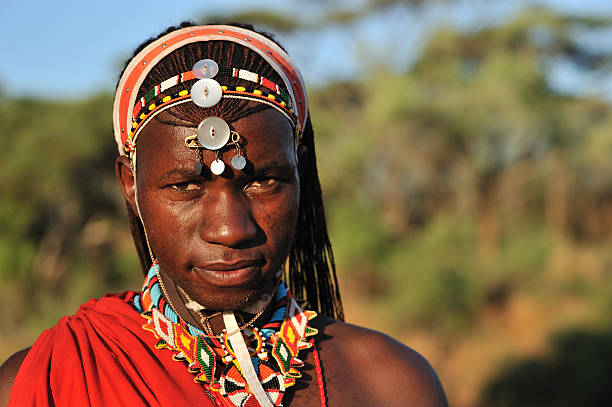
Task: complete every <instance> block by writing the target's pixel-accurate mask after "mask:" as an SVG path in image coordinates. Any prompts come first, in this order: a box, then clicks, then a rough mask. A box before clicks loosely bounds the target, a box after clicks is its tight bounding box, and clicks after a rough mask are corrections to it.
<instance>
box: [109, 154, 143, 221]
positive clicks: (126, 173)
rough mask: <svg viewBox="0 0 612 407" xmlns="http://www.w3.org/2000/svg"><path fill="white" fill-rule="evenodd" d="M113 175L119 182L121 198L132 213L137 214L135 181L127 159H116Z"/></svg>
mask: <svg viewBox="0 0 612 407" xmlns="http://www.w3.org/2000/svg"><path fill="white" fill-rule="evenodd" d="M115 175H116V176H117V181H119V186H120V187H121V193H122V194H123V197H124V198H125V200H126V201H127V202H128V204H129V205H130V207H131V208H132V211H133V212H134V213H136V214H137V213H138V209H137V208H136V180H135V179H134V174H133V172H132V166H131V161H130V159H129V158H128V157H125V156H119V157H117V160H115Z"/></svg>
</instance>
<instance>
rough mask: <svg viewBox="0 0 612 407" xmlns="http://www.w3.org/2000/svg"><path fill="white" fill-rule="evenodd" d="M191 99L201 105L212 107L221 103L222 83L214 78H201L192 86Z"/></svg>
mask: <svg viewBox="0 0 612 407" xmlns="http://www.w3.org/2000/svg"><path fill="white" fill-rule="evenodd" d="M190 93H191V100H192V101H193V103H195V104H196V105H198V106H200V107H212V106H214V105H216V104H217V103H219V101H220V100H221V97H222V96H223V89H221V85H219V82H217V81H216V80H214V79H210V78H204V79H200V80H199V81H197V82H196V83H194V84H193V86H192V87H191V91H190Z"/></svg>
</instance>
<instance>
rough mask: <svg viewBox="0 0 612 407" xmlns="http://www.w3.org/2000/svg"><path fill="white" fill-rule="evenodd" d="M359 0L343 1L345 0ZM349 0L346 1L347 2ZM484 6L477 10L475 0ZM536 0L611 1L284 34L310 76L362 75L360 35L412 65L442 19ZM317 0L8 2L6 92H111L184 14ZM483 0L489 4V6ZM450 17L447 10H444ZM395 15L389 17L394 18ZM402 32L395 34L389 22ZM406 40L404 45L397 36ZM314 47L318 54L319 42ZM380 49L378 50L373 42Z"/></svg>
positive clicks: (509, 1) (397, 62)
mask: <svg viewBox="0 0 612 407" xmlns="http://www.w3.org/2000/svg"><path fill="white" fill-rule="evenodd" d="M359 1H360V0H344V1H343V3H345V4H349V5H350V3H351V2H359ZM341 2H342V1H341ZM476 3H478V4H480V6H478V7H474V4H476ZM529 3H540V4H547V5H550V6H552V7H555V8H558V9H560V10H563V11H565V12H568V13H587V14H601V13H607V14H610V12H611V11H612V5H611V3H610V2H609V0H582V1H581V0H575V1H571V0H533V1H530V0H495V1H491V2H487V1H484V2H483V1H482V0H474V1H468V0H466V1H463V2H462V4H460V5H459V6H457V7H455V8H453V9H452V10H451V11H450V12H449V11H448V9H446V8H444V7H438V8H436V7H432V9H431V12H430V13H428V14H427V15H424V16H421V17H422V18H421V20H420V21H409V19H410V18H412V16H410V15H407V14H406V15H402V14H401V13H400V14H399V15H387V16H379V17H378V18H374V19H372V20H371V21H365V22H362V23H360V24H357V25H355V26H353V27H350V28H349V29H348V30H347V29H344V28H342V29H341V28H339V27H331V28H329V29H328V30H325V31H322V32H316V33H310V34H308V35H309V36H311V37H312V38H305V37H304V35H302V36H300V35H295V36H291V37H283V36H282V35H281V36H279V37H280V40H281V42H283V43H284V44H285V45H286V47H287V48H288V49H289V52H290V53H291V54H292V55H293V56H294V58H295V59H296V60H297V61H298V64H299V65H300V66H301V67H302V70H303V71H304V75H305V77H306V80H307V82H309V83H311V84H313V83H314V84H315V85H316V84H319V83H325V81H327V80H329V79H334V78H343V77H354V76H358V75H359V74H360V72H361V71H362V65H361V64H363V62H364V61H363V55H360V54H359V49H358V47H356V46H355V44H356V43H357V41H356V40H359V41H365V42H370V43H371V45H376V44H377V43H379V44H380V43H381V42H383V43H385V44H386V47H383V48H381V49H380V51H379V52H378V53H375V54H373V55H370V56H368V58H369V59H370V60H368V61H365V62H367V63H371V62H372V60H374V61H376V60H379V59H381V58H386V56H388V55H391V58H394V59H393V60H392V65H394V66H400V67H402V66H405V65H407V64H409V63H410V61H411V60H412V59H413V58H414V56H415V55H416V53H417V52H418V49H419V47H420V46H421V44H423V42H424V41H425V40H426V35H427V32H428V29H429V30H431V27H435V25H436V24H432V22H437V23H440V22H442V21H444V20H449V21H451V22H452V23H454V24H458V25H462V26H466V25H467V26H469V25H470V24H475V23H478V21H479V20H482V19H487V20H496V19H497V20H498V19H503V18H506V17H507V16H508V15H510V14H511V13H513V12H516V11H517V10H518V9H520V7H522V6H524V5H526V4H529ZM317 4H319V5H320V4H321V1H315V0H310V1H309V0H277V1H275V0H250V1H249V0H231V1H224V2H221V1H211V0H181V1H177V2H172V1H168V0H166V1H161V0H149V1H147V2H144V1H138V2H134V1H126V0H123V1H120V0H105V1H84V0H80V1H77V0H55V1H42V0H38V1H24V0H21V1H19V0H0V17H1V18H2V24H1V25H0V37H1V38H3V39H4V41H3V42H2V43H1V44H0V51H1V55H2V57H1V58H0V89H2V90H3V91H4V92H6V93H9V94H10V95H24V94H26V95H33V96H39V97H47V98H74V97H81V96H85V95H88V94H90V93H91V92H95V91H112V89H113V86H114V83H115V81H116V76H117V74H118V71H119V68H120V66H121V64H122V61H123V60H124V59H125V58H126V57H127V56H128V55H129V54H130V52H131V50H132V49H134V48H135V47H136V46H137V45H138V44H139V43H140V42H142V41H143V40H144V39H146V38H148V37H149V36H152V35H156V34H157V33H158V32H160V31H161V30H162V29H164V28H165V27H167V26H169V25H172V24H176V23H178V22H180V21H182V20H186V19H193V18H198V17H201V16H205V15H206V14H207V13H208V14H215V15H219V14H222V13H230V12H232V11H234V10H240V9H244V8H245V7H249V8H251V9H260V10H267V9H270V10H286V11H290V12H293V13H295V14H297V15H300V16H302V17H305V18H310V19H314V18H316V12H317V11H320V7H317ZM482 4H486V5H487V6H486V7H483V6H482ZM445 14H448V15H445ZM389 20H390V21H389ZM390 23H391V25H394V27H397V28H396V30H399V33H398V32H395V33H393V35H391V36H390V34H389V31H388V26H389V24H390ZM398 36H401V38H402V39H403V40H402V41H397V42H396V43H394V42H393V41H389V39H390V38H391V39H393V38H396V37H398ZM315 46H316V52H313V48H314V47H315ZM374 48H375V47H374Z"/></svg>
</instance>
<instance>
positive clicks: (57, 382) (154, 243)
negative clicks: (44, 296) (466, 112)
mask: <svg viewBox="0 0 612 407" xmlns="http://www.w3.org/2000/svg"><path fill="white" fill-rule="evenodd" d="M113 116H114V117H113V118H114V124H115V137H116V141H117V144H118V147H119V153H120V156H119V157H118V159H117V163H116V173H117V178H118V180H119V184H120V186H121V190H122V192H123V195H124V197H125V200H126V204H127V207H128V214H129V216H130V222H131V227H132V232H133V235H134V239H135V243H136V247H137V250H138V253H139V256H140V260H141V263H142V265H143V269H144V270H145V272H146V278H145V283H144V285H143V289H142V291H140V292H133V291H132V292H127V293H124V294H121V295H109V296H106V297H104V298H102V299H100V300H98V301H95V300H92V301H90V302H89V303H87V304H85V305H83V306H82V307H81V309H80V310H79V311H78V312H77V313H76V314H75V315H73V316H71V317H67V318H62V319H61V320H60V321H59V322H58V325H56V326H55V327H53V328H52V329H50V330H48V331H45V333H43V335H41V337H40V338H39V339H38V340H37V341H36V343H35V344H34V346H33V347H32V348H31V349H26V350H23V351H20V352H18V353H16V354H15V355H13V356H12V357H11V358H10V359H9V360H8V361H7V362H6V363H5V364H4V365H3V367H2V369H1V370H0V400H1V401H2V403H1V404H2V405H5V404H7V403H8V405H187V404H190V403H194V404H195V403H197V404H198V405H211V406H213V405H218V406H279V405H286V406H287V405H291V406H311V405H327V404H329V405H332V406H333V405H339V406H359V405H364V406H376V405H381V406H393V405H397V406H444V405H446V401H445V397H444V393H443V390H442V388H441V386H440V383H439V381H438V379H437V377H436V375H435V372H434V371H433V370H432V369H431V367H430V366H429V364H428V363H427V362H426V361H425V360H424V359H423V358H422V357H421V356H420V355H418V354H417V353H416V352H415V351H413V350H411V349H409V348H407V347H405V346H404V345H402V344H400V343H399V342H396V341H394V340H393V339H391V338H389V337H387V336H385V335H382V334H380V333H377V332H374V331H370V330H367V329H365V328H361V327H357V326H354V325H350V324H347V323H344V322H342V319H343V315H342V306H341V302H340V296H339V293H338V290H337V284H336V278H335V271H334V267H333V260H332V255H331V247H330V245H329V239H328V237H327V230H326V226H325V218H324V215H323V206H322V203H321V192H320V187H319V183H318V177H317V173H316V161H315V154H314V134H313V130H312V126H311V123H310V119H309V117H308V105H307V95H306V92H305V86H304V83H303V81H302V78H301V75H300V74H299V71H298V69H297V66H296V65H295V62H294V61H293V60H292V59H291V58H290V57H289V56H288V55H287V54H286V52H285V51H284V50H283V49H282V48H281V47H280V46H279V45H278V44H276V43H275V42H274V41H272V40H271V39H270V38H269V37H268V36H265V35H263V34H261V33H258V32H255V31H254V30H252V28H251V27H236V26H220V25H211V26H201V27H197V26H190V25H186V24H185V25H183V26H182V28H178V29H177V28H172V29H169V30H168V31H167V32H166V33H165V34H163V35H161V36H160V37H158V38H157V39H153V40H150V41H148V42H146V43H145V44H143V45H142V46H141V47H140V48H139V49H138V50H137V51H136V53H135V55H134V57H133V58H132V59H131V61H130V62H129V63H128V65H127V66H126V68H125V70H124V72H123V75H122V78H121V80H120V82H119V85H118V87H117V93H116V97H115V108H114V113H113ZM283 276H284V278H283ZM294 296H295V297H294ZM298 298H299V300H302V301H303V304H300V301H298ZM9 395H10V400H9ZM206 403H208V404H206Z"/></svg>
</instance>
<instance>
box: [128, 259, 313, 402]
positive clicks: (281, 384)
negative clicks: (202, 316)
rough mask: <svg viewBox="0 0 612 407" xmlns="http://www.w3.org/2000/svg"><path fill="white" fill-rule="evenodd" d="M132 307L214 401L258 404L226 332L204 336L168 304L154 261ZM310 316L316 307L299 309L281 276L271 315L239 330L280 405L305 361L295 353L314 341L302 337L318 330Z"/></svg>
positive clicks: (261, 377) (265, 385) (266, 387)
mask: <svg viewBox="0 0 612 407" xmlns="http://www.w3.org/2000/svg"><path fill="white" fill-rule="evenodd" d="M134 307H135V308H136V309H137V310H138V311H139V312H140V313H141V315H142V316H143V317H144V318H145V319H146V323H145V324H144V325H143V326H142V327H143V329H144V330H146V331H149V332H152V333H153V334H154V335H155V338H156V339H157V344H156V348H158V349H170V350H171V351H172V352H173V354H172V359H174V360H176V361H180V362H183V363H185V364H186V365H187V370H188V371H189V372H191V373H192V374H194V375H195V377H194V380H195V381H196V382H197V383H200V384H202V385H203V386H204V388H205V390H206V391H207V392H211V391H212V393H211V394H212V395H213V398H215V399H216V400H217V401H216V402H217V403H219V400H220V399H219V397H220V398H221V399H222V404H219V405H222V406H258V405H259V404H258V402H257V400H256V399H255V396H254V395H253V394H252V393H251V392H250V388H249V386H248V385H247V384H246V380H245V378H244V376H243V375H242V371H241V369H240V366H239V365H238V361H237V360H236V357H235V354H234V352H233V350H232V348H231V346H230V343H229V341H228V339H227V336H228V335H227V333H226V332H225V331H224V332H223V333H222V335H221V340H217V338H216V337H211V336H208V335H206V334H205V333H204V332H202V331H201V330H199V329H198V328H196V327H194V326H192V325H190V324H188V323H186V322H185V321H183V320H181V319H180V318H178V317H177V316H176V313H174V312H172V311H171V310H170V307H168V306H167V303H166V302H165V299H164V298H163V295H161V289H160V277H159V265H158V263H157V262H154V263H153V265H152V267H151V269H150V270H149V273H148V275H147V277H146V279H145V284H144V285H143V290H142V293H141V294H139V295H136V296H135V297H134ZM160 310H164V311H163V312H162V311H160ZM315 317H316V313H315V312H313V311H304V310H303V309H302V308H301V307H300V306H299V305H298V303H297V301H296V300H295V299H294V298H293V297H292V296H291V294H290V293H289V291H288V290H287V288H286V286H285V285H284V283H282V282H281V283H280V285H279V287H278V289H277V291H276V294H275V297H274V310H273V311H272V317H271V318H270V321H268V322H267V323H266V324H264V325H263V326H262V327H261V328H256V327H254V326H248V327H246V328H244V329H243V330H242V335H243V337H244V339H245V343H246V344H247V349H248V351H249V353H250V355H251V360H252V362H253V366H254V367H255V371H256V373H257V376H258V378H259V381H260V382H261V384H262V387H263V388H264V390H265V391H266V394H267V395H268V397H269V399H270V401H271V402H272V403H273V404H274V405H275V406H280V405H281V402H282V399H283V395H284V393H285V390H286V389H287V387H290V386H292V385H293V384H295V381H296V379H298V378H300V377H301V374H300V372H299V371H298V369H299V368H300V367H302V366H303V365H304V363H303V362H302V360H300V359H299V358H298V354H299V352H300V351H301V350H303V349H308V348H310V347H312V346H313V342H312V340H311V341H308V340H307V338H308V337H312V336H314V335H316V334H317V333H318V331H317V330H316V329H314V328H312V327H309V326H308V321H309V320H311V319H313V318H315ZM269 355H272V357H269ZM319 368H320V367H319ZM221 369H222V371H221Z"/></svg>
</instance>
